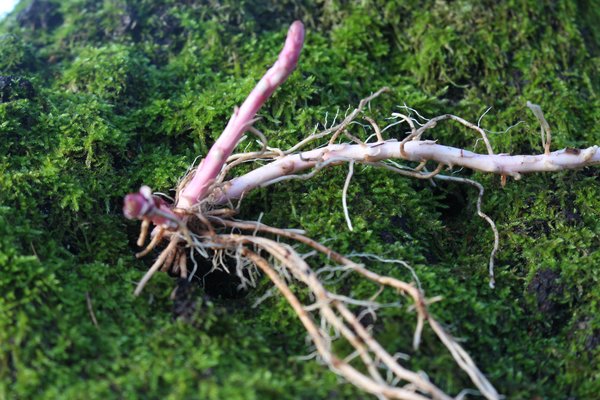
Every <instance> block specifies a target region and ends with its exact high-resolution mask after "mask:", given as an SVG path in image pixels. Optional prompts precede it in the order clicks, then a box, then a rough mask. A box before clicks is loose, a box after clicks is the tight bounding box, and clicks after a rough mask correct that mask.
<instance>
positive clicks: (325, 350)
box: [135, 88, 600, 400]
mask: <svg viewBox="0 0 600 400" xmlns="http://www.w3.org/2000/svg"><path fill="white" fill-rule="evenodd" d="M387 90H388V89H387V88H383V89H381V90H379V91H378V92H376V93H374V94H372V95H371V96H369V97H367V98H365V99H363V100H362V101H361V102H360V104H359V106H358V107H357V108H356V109H354V110H353V111H352V112H350V113H348V111H349V110H348V111H347V112H346V115H345V117H344V119H343V120H342V121H341V122H340V123H339V124H337V125H336V123H335V121H336V120H337V116H338V114H337V113H336V116H335V118H334V122H332V123H331V125H330V126H329V127H327V122H325V124H324V127H325V130H324V131H322V132H319V133H315V132H313V133H312V134H311V135H309V136H308V137H307V138H306V139H304V140H302V141H300V142H299V143H298V144H296V145H295V146H293V147H292V148H290V149H289V150H287V151H283V150H281V149H276V148H271V147H268V146H267V141H266V138H265V137H264V135H263V134H262V133H260V132H259V131H256V130H254V129H253V128H252V127H251V126H244V130H249V131H250V132H252V133H254V134H255V135H256V136H258V138H259V139H260V142H261V144H262V149H261V150H260V151H258V152H253V153H239V154H235V155H232V156H229V157H228V159H227V163H226V164H225V165H224V166H223V167H222V169H221V170H220V172H219V173H218V174H217V173H216V172H215V174H213V175H215V177H216V178H215V179H213V180H211V182H208V183H206V188H208V191H209V194H208V195H207V196H206V197H204V198H202V199H201V201H199V203H197V204H194V205H193V206H190V207H187V208H185V207H184V208H179V209H177V210H176V211H177V212H178V213H181V214H182V215H184V217H183V218H182V222H181V223H180V224H179V226H178V227H177V231H176V232H167V231H166V230H165V229H164V228H160V229H159V230H158V231H157V232H154V234H153V236H152V240H151V241H150V244H149V245H148V246H147V247H146V249H145V250H143V251H141V252H140V253H138V254H137V256H138V257H141V256H144V255H146V254H148V253H149V252H150V251H151V250H152V249H154V248H155V247H156V246H157V245H158V244H159V243H160V242H161V241H162V240H163V239H165V238H168V239H169V240H170V242H169V244H168V245H167V247H166V248H165V249H164V250H163V251H162V253H161V254H160V255H159V256H158V258H157V260H156V262H155V263H154V264H153V265H152V266H151V267H150V269H149V270H148V271H147V273H146V274H145V275H144V277H143V278H142V280H141V281H140V283H139V284H138V286H137V288H136V290H135V294H136V295H138V294H139V293H140V292H141V290H142V288H143V287H144V285H145V284H146V283H147V282H148V280H149V279H150V278H151V276H152V275H153V274H154V273H155V272H156V271H158V270H159V269H161V270H164V271H167V270H170V271H172V272H175V273H178V274H179V275H180V276H181V277H182V278H187V279H189V280H191V279H192V277H194V275H195V274H196V272H197V269H198V264H197V263H196V260H195V259H194V253H195V252H198V253H199V254H200V255H202V256H204V257H207V256H208V254H209V251H210V253H212V254H213V256H212V258H213V269H212V270H211V272H212V271H213V270H214V269H222V270H224V271H227V272H230V273H232V274H234V273H235V274H236V275H237V277H238V279H239V280H240V287H248V286H251V287H254V286H255V285H256V283H257V279H258V275H257V274H258V270H260V271H262V273H264V274H265V275H266V276H268V277H269V279H270V280H271V281H272V282H273V284H274V285H275V287H276V288H277V289H278V290H279V292H280V293H281V294H282V295H283V296H284V298H285V299H286V300H287V301H288V302H289V304H290V306H291V307H292V308H293V309H294V311H295V313H296V314H297V315H298V317H299V319H300V321H301V322H302V324H303V325H304V327H305V328H306V331H307V332H308V335H309V337H310V339H311V341H312V343H313V344H314V347H315V349H316V352H315V353H314V354H316V355H317V356H318V358H320V360H321V361H322V362H324V363H325V364H327V365H328V366H329V367H330V368H331V370H333V371H334V372H336V373H337V374H339V375H340V376H342V377H344V378H345V379H346V380H348V381H349V382H351V383H352V384H354V385H355V386H357V387H359V388H361V389H362V390H364V391H366V392H368V393H371V394H373V395H375V396H377V397H378V398H379V399H405V400H425V399H443V400H450V399H452V398H453V397H451V396H449V395H448V394H446V393H444V392H443V391H442V390H441V389H440V388H438V387H437V386H436V385H435V384H434V383H433V382H432V381H430V380H429V378H428V377H427V375H425V374H424V373H423V372H414V371H411V370H409V369H407V368H406V367H404V366H403V365H402V364H401V362H400V361H401V359H405V357H404V356H402V354H390V353H389V352H388V351H387V350H386V349H384V348H383V347H382V346H381V344H380V343H379V342H378V341H377V339H376V338H375V336H374V334H373V332H372V331H373V330H372V329H371V327H370V326H364V325H363V323H362V322H361V321H362V320H363V318H364V317H366V316H370V318H371V319H372V320H373V321H375V320H376V318H377V310H378V309H381V308H382V307H396V308H401V307H402V306H401V305H400V303H398V302H394V303H388V304H383V303H381V302H378V301H377V298H378V296H379V295H380V294H381V293H382V292H383V291H384V290H385V289H386V288H388V289H392V290H395V291H396V292H398V293H399V294H402V295H403V296H404V297H406V298H409V299H411V300H412V303H413V304H412V306H411V307H409V308H408V309H409V311H410V310H413V311H415V312H416V322H415V327H414V334H413V340H412V341H413V347H414V349H415V350H416V349H417V348H418V347H419V343H420V341H421V337H422V333H423V331H424V330H425V329H426V327H427V326H429V327H430V328H431V329H432V331H433V332H434V333H435V334H436V336H437V337H438V339H439V340H440V342H441V343H442V344H443V345H444V346H445V347H446V348H447V349H448V351H449V352H450V354H451V355H452V357H453V358H454V360H455V362H456V364H457V365H458V366H459V367H460V368H461V369H462V370H464V371H465V372H466V374H467V375H468V376H469V377H470V379H471V381H472V383H473V384H474V385H475V386H476V387H477V389H478V393H479V394H481V395H483V396H484V397H485V398H487V399H499V398H500V397H501V396H500V395H499V394H498V392H497V391H496V389H495V388H494V387H493V386H492V384H491V383H490V382H489V381H488V380H487V379H486V378H485V376H484V375H483V373H482V372H481V371H479V369H478V368H477V366H476V365H475V363H474V361H473V360H472V359H471V357H470V356H469V355H468V353H467V352H466V351H465V350H464V349H463V348H462V347H461V346H460V345H459V344H458V342H457V341H456V340H455V339H454V338H453V337H452V336H451V335H449V334H448V333H446V332H445V330H444V329H443V328H442V325H441V324H440V323H439V322H438V321H437V320H436V319H435V318H434V317H433V316H432V315H431V314H430V313H429V311H428V304H430V303H432V302H434V301H437V300H438V298H431V299H426V298H425V295H424V291H423V289H422V288H421V285H420V283H419V281H418V278H417V276H416V273H415V271H414V270H413V269H412V268H411V267H410V266H409V265H408V264H406V263H405V262H403V261H400V260H386V259H382V258H381V257H379V256H376V255H369V254H361V253H357V254H355V256H360V257H366V258H370V259H374V260H378V261H380V262H395V263H400V264H402V265H403V266H404V267H406V268H407V269H408V270H409V271H410V272H411V275H412V277H413V280H414V282H413V283H407V282H404V281H401V280H399V279H396V278H392V277H389V276H382V275H379V274H376V273H374V272H372V271H370V270H369V269H367V268H366V267H365V266H364V265H362V264H359V263H356V262H354V261H352V260H350V259H349V258H347V257H345V256H343V255H341V254H339V253H336V252H335V251H333V250H332V249H330V248H328V247H326V246H325V245H323V244H321V243H319V242H317V241H315V240H313V239H310V238H308V237H306V236H304V235H303V234H302V232H301V231H298V230H292V229H279V228H274V227H270V226H266V225H264V224H262V223H260V221H259V222H249V221H238V220H234V219H233V216H234V215H235V214H236V213H237V210H238V207H239V204H238V206H237V207H234V206H233V205H232V202H233V200H234V199H242V198H243V197H244V195H245V194H246V193H247V192H249V191H251V190H252V189H254V188H257V187H264V186H268V185H271V184H274V183H277V182H281V181H284V180H289V179H309V178H311V177H313V176H314V175H316V174H317V173H318V172H319V171H320V170H321V169H323V168H325V167H328V166H334V165H339V164H343V163H346V162H347V163H348V164H349V172H348V175H347V177H346V180H345V183H344V187H343V190H342V204H343V211H344V216H345V219H346V223H347V225H348V228H349V229H350V230H351V231H352V230H353V227H352V222H351V219H350V214H349V211H348V205H347V192H348V187H349V184H350V181H351V179H352V175H353V172H354V164H356V163H359V164H364V165H369V166H374V167H381V168H385V169H388V170H391V171H393V172H396V173H399V174H401V175H404V176H408V177H413V178H418V179H428V180H432V179H438V180H444V181H452V182H458V183H464V184H468V185H471V186H473V187H475V188H476V189H478V192H479V193H478V198H477V203H476V206H477V214H478V215H479V216H480V217H481V218H483V219H485V220H486V222H487V223H488V224H489V225H490V227H491V229H492V231H493V233H494V246H493V249H492V251H491V254H490V260H489V276H490V286H491V287H493V286H494V258H495V254H496V252H497V251H498V249H499V233H498V229H497V228H496V225H495V224H494V221H493V220H492V219H491V218H490V217H489V216H488V215H487V214H485V213H484V212H483V211H482V207H481V206H482V196H483V193H484V188H483V186H482V185H481V184H480V183H478V182H476V181H474V180H471V179H466V178H461V177H456V176H448V175H442V174H441V172H442V170H443V169H444V167H449V168H452V167H455V166H456V167H464V168H469V169H472V170H477V171H482V172H490V173H495V174H499V175H501V177H502V183H503V184H504V183H505V179H506V176H511V177H513V178H515V179H519V178H520V177H521V174H523V173H532V172H544V171H558V170H563V169H576V168H583V167H586V166H591V165H596V164H600V152H599V151H598V146H592V147H589V148H587V149H569V148H567V149H563V150H559V151H554V152H551V151H550V144H551V133H550V128H549V126H548V123H547V122H546V120H545V118H544V116H543V113H542V112H541V109H539V106H536V105H532V104H528V106H529V107H530V108H531V109H532V111H533V112H534V113H535V115H536V117H537V118H538V119H539V121H540V124H541V125H542V142H543V143H542V144H543V148H544V154H540V155H516V156H511V155H505V154H495V153H494V151H493V149H492V146H491V143H490V141H489V139H488V137H487V135H486V131H485V130H484V129H483V128H481V127H480V122H481V118H482V117H483V115H485V113H484V114H483V115H482V116H481V117H480V119H479V121H478V123H477V125H475V124H473V123H470V122H468V121H466V120H464V119H462V118H460V117H457V116H454V115H450V114H446V115H442V116H438V117H434V118H431V119H426V118H423V117H422V116H420V115H419V114H418V113H417V112H416V111H415V110H412V109H410V108H408V107H406V106H405V107H404V108H405V109H407V110H409V111H410V112H415V113H416V114H417V116H419V118H420V120H418V119H415V118H413V117H410V116H407V115H404V114H399V113H394V114H393V115H392V117H393V119H395V120H396V121H394V122H392V123H391V124H390V125H388V126H387V127H385V128H384V129H380V128H379V126H378V125H377V123H376V122H375V121H374V120H373V119H371V118H369V117H364V119H365V120H366V121H368V122H369V124H370V126H371V127H372V129H373V131H374V134H373V135H371V136H369V138H368V139H366V140H365V141H362V140H361V139H360V138H358V137H355V136H353V135H352V134H351V133H350V132H348V129H349V127H350V126H351V125H352V124H355V123H356V122H355V121H354V120H355V119H356V118H357V117H358V116H359V115H360V114H361V113H362V112H363V110H364V108H365V107H366V106H367V105H370V102H371V101H372V100H373V99H374V98H376V97H377V96H379V95H380V94H381V93H383V92H385V91H387ZM536 107H537V108H536ZM488 111H489V110H488ZM486 113H487V111H486ZM445 120H450V121H455V122H458V123H460V124H461V125H463V126H465V127H467V128H468V129H471V130H474V131H476V132H477V133H478V134H479V136H480V138H479V139H477V140H482V141H483V142H484V144H485V147H486V150H487V154H478V153H474V152H471V151H467V150H464V149H460V148H454V147H449V146H444V145H441V144H438V143H437V142H435V141H433V140H422V136H423V134H424V133H425V132H426V131H428V130H430V129H432V128H434V127H435V126H436V124H438V123H439V122H441V121H445ZM401 123H406V124H407V125H408V127H409V128H410V133H409V134H408V135H407V136H406V137H405V138H404V139H403V140H402V141H395V140H387V141H386V140H384V138H383V137H382V133H383V132H385V131H386V130H388V129H389V128H391V127H393V126H396V125H398V124H401ZM361 126H363V127H365V126H366V128H368V126H367V125H361ZM341 137H344V138H347V139H350V140H351V141H352V143H355V144H351V143H338V139H339V138H341ZM372 137H376V138H377V141H376V142H375V143H369V140H370V139H371V138H372ZM323 138H329V140H328V144H327V145H325V146H322V147H317V148H314V149H312V150H306V151H301V149H303V148H304V147H305V146H307V145H308V144H310V143H312V142H315V141H317V140H319V139H323ZM258 160H260V161H265V162H267V163H266V164H265V165H263V166H261V167H258V168H256V169H255V170H253V171H251V172H249V173H247V174H245V175H242V176H240V177H237V178H234V179H232V180H230V181H224V180H225V177H226V176H227V175H228V174H229V173H230V172H231V171H232V170H233V169H234V168H235V167H236V166H238V165H240V164H242V163H247V162H255V161H258ZM398 160H405V161H409V162H414V163H418V165H417V166H416V167H415V166H414V164H408V165H402V164H400V163H399V162H398ZM428 161H433V162H436V163H437V167H436V168H435V169H434V170H433V171H431V172H429V171H428V170H427V168H426V164H427V162H428ZM411 165H413V166H411ZM307 170H308V171H307ZM303 171H307V172H305V173H303V174H301V173H302V172H303ZM190 172H191V173H192V174H193V173H194V171H190ZM189 181H190V177H186V178H184V179H183V180H182V183H181V184H180V187H179V191H182V190H183V189H184V188H185V187H186V184H187V183H188V182H189ZM203 190H204V189H203ZM179 198H180V197H179V193H178V199H179ZM240 201H241V200H240ZM180 203H181V202H180V201H178V204H180ZM227 204H229V205H230V208H228V207H226V206H224V205H227ZM148 228H149V220H148V219H145V220H144V221H143V223H142V227H141V234H140V238H139V239H138V244H139V245H140V246H141V245H143V243H144V241H145V239H146V237H147V233H148ZM243 232H246V234H244V233H243ZM265 236H274V237H275V238H276V240H274V239H270V238H267V237H265ZM281 239H283V240H284V241H285V240H287V241H289V242H295V243H301V244H303V245H306V246H308V247H310V248H312V251H311V252H309V253H307V254H305V255H304V256H302V255H300V254H298V253H297V251H296V250H295V249H294V248H293V247H292V246H291V245H290V244H287V243H283V242H280V240H281ZM185 246H187V247H189V250H188V249H186V248H185ZM187 251H190V257H189V258H190V259H191V261H192V263H193V269H192V271H191V272H188V268H187V259H188V257H187V255H186V252H187ZM315 253H320V254H322V255H324V256H325V257H327V259H328V260H330V261H332V262H333V263H334V265H325V266H322V267H321V268H319V269H317V270H316V271H313V269H312V268H311V266H309V264H308V263H307V261H306V259H307V258H308V257H309V256H313V255H314V254H315ZM227 258H230V259H233V260H235V262H236V266H235V270H231V268H232V267H231V266H230V265H228V264H227V262H226V259H227ZM209 273H210V272H209ZM349 274H358V275H359V276H360V277H362V278H364V279H366V280H368V281H371V282H373V284H374V285H375V286H376V290H375V293H374V294H372V295H371V297H369V298H366V299H365V298H362V299H361V298H355V297H352V296H351V295H348V294H343V293H333V292H331V291H329V290H328V289H327V286H328V285H330V284H332V283H333V282H335V280H334V278H336V279H342V278H345V277H346V276H347V275H349ZM293 280H295V281H298V282H301V283H303V284H304V285H305V288H306V289H307V290H308V298H309V300H310V301H308V302H307V303H308V304H303V303H302V302H301V301H300V298H305V296H299V295H300V294H301V293H299V292H295V291H297V290H301V289H298V288H297V285H293V286H291V285H290V282H291V281H293ZM292 287H293V288H294V290H292ZM267 294H268V295H269V296H270V295H271V292H270V291H269V292H268V293H267ZM302 294H306V292H302ZM266 297H267V296H263V297H261V298H259V300H258V301H257V303H260V302H262V301H264V300H265V298H266ZM336 340H345V341H346V342H347V344H349V345H350V348H351V350H350V351H349V353H348V354H339V350H336V349H338V348H340V347H336V346H334V344H333V343H334V341H336ZM311 358H312V356H311ZM384 377H385V378H384ZM471 393H474V391H473V390H471V389H465V390H463V391H461V392H460V393H459V394H458V395H456V396H455V397H454V398H455V399H460V398H463V397H464V396H466V395H467V394H471Z"/></svg>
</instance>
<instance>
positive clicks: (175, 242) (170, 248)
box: [133, 235, 180, 296]
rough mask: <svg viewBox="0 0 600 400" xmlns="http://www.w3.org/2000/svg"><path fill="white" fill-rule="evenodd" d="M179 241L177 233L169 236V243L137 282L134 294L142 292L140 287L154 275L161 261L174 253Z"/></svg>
mask: <svg viewBox="0 0 600 400" xmlns="http://www.w3.org/2000/svg"><path fill="white" fill-rule="evenodd" d="M179 241H180V239H179V237H178V236H177V235H172V236H171V241H170V242H169V245H168V246H167V247H166V248H165V249H164V250H163V251H162V253H160V255H159V256H158V258H157V259H156V261H155V262H154V264H152V266H151V267H150V269H149V270H148V271H147V272H146V273H145V274H144V276H143V277H142V279H141V280H140V282H139V283H138V284H137V287H136V288H135V291H134V292H133V294H134V295H136V296H139V295H140V293H141V292H142V289H144V286H146V283H148V281H149V280H150V278H152V275H154V273H155V272H156V271H158V269H159V268H160V267H161V266H162V265H163V263H165V261H166V260H167V259H168V258H170V257H174V253H175V251H176V249H177V245H178V244H179Z"/></svg>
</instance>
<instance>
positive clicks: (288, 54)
mask: <svg viewBox="0 0 600 400" xmlns="http://www.w3.org/2000/svg"><path fill="white" fill-rule="evenodd" d="M303 44H304V26H303V25H302V22H300V21H295V22H294V23H293V24H292V25H291V26H290V29H289V31H288V34H287V38H286V41H285V45H284V46H283V50H281V53H279V57H278V58H277V62H275V64H274V65H273V66H272V67H271V68H270V69H269V70H268V71H267V72H266V73H265V75H264V76H263V77H262V79H261V80H260V81H259V82H258V84H257V85H256V87H255V88H254V89H253V90H252V92H250V95H248V97H247V98H246V100H245V101H244V103H243V104H242V106H241V107H240V108H239V109H238V110H235V111H234V113H233V115H232V116H231V119H230V120H229V122H228V123H227V126H226V127H225V130H224V131H223V133H222V134H221V136H220V137H219V138H218V139H217V141H216V142H215V144H214V145H213V146H212V148H211V149H210V151H209V152H208V154H207V155H206V158H204V160H202V162H201V163H200V166H199V167H198V169H197V170H196V173H195V175H194V177H193V178H192V179H191V181H190V182H189V183H188V184H187V185H186V186H185V188H184V189H183V190H182V191H181V193H180V195H179V201H178V202H177V204H176V208H183V209H186V208H189V207H191V206H193V205H195V204H197V203H198V202H199V201H200V200H202V198H203V197H205V196H206V194H207V190H208V188H209V186H210V184H211V183H212V182H213V181H214V179H215V178H216V177H217V175H218V174H219V172H220V171H221V169H222V168H223V165H224V164H225V161H226V160H227V157H229V156H230V155H231V153H232V152H233V149H234V148H235V146H236V145H237V143H238V141H239V140H240V138H241V137H242V135H243V134H244V132H245V131H246V130H247V129H248V128H249V126H250V125H252V122H253V118H254V117H255V116H256V112H257V111H258V110H259V109H260V107H261V106H262V105H263V104H264V103H265V101H267V99H268V98H269V97H270V96H271V94H272V93H273V92H274V91H275V89H277V87H278V86H279V85H281V84H282V83H283V82H285V80H286V79H287V77H288V76H289V75H290V74H291V73H292V71H293V70H294V68H296V64H297V62H298V58H299V57H300V51H301V50H302V45H303Z"/></svg>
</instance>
